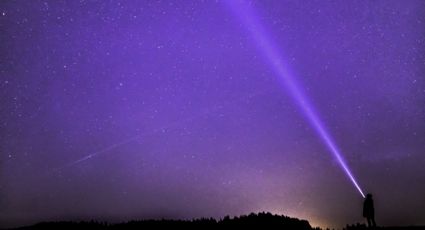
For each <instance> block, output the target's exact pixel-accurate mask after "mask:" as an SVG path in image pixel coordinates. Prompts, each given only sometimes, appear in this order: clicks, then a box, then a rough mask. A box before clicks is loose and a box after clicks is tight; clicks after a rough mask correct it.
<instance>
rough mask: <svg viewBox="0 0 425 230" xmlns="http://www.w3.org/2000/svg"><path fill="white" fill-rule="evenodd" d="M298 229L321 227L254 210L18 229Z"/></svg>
mask: <svg viewBox="0 0 425 230" xmlns="http://www.w3.org/2000/svg"><path fill="white" fill-rule="evenodd" d="M153 228H157V229H162V228H165V229H170V228H173V229H205V228H207V229H222V228H224V229H228V228H229V229H230V228H232V229H237V228H249V229H299V230H321V228H319V227H312V226H311V225H310V223H309V222H308V221H307V220H301V219H297V218H293V217H288V216H284V215H275V214H272V213H269V212H260V213H251V214H249V215H241V216H237V217H230V216H225V217H224V218H222V219H219V220H216V219H214V218H200V219H193V220H169V219H160V220H153V219H152V220H138V221H129V222H125V223H116V224H111V223H107V222H99V221H80V222H75V221H74V222H72V221H58V222H42V223H38V224H35V225H32V226H25V227H20V228H15V229H20V230H30V229H65V230H67V229H95V230H96V229H153ZM343 229H344V230H360V229H386V230H387V229H388V230H401V229H407V230H419V229H425V226H411V227H372V228H371V227H367V226H366V224H360V223H357V224H353V225H347V226H346V227H344V228H343Z"/></svg>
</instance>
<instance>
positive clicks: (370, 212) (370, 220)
mask: <svg viewBox="0 0 425 230" xmlns="http://www.w3.org/2000/svg"><path fill="white" fill-rule="evenodd" d="M363 217H365V218H366V219H367V224H368V226H369V228H372V227H376V223H375V209H374V207H373V199H372V194H370V193H369V194H367V195H366V199H365V200H364V203H363Z"/></svg>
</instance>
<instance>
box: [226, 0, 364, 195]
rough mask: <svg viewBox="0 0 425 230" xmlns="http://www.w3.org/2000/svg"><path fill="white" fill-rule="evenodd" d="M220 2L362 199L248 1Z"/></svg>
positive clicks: (342, 159) (316, 116) (311, 108)
mask: <svg viewBox="0 0 425 230" xmlns="http://www.w3.org/2000/svg"><path fill="white" fill-rule="evenodd" d="M223 2H224V3H225V4H227V5H228V6H229V8H230V10H231V11H232V12H233V13H234V14H235V15H236V16H237V17H238V18H239V19H240V21H241V22H242V26H244V27H246V29H248V31H249V33H250V35H251V37H252V39H253V40H254V41H255V43H256V44H257V45H258V49H259V51H260V53H261V54H262V55H263V56H264V58H265V59H266V60H267V63H268V64H270V65H271V67H272V69H273V71H274V72H275V74H276V75H277V76H278V79H279V82H280V83H281V84H282V86H283V87H284V88H285V89H286V90H287V91H288V93H289V95H290V96H291V97H292V98H293V99H294V101H295V102H296V104H297V105H298V107H299V108H300V109H301V111H302V112H303V115H304V116H305V117H306V118H307V121H308V122H309V123H310V125H311V126H313V128H314V130H315V131H316V133H317V135H318V136H319V137H320V139H321V140H322V141H323V142H324V144H325V145H326V147H327V148H328V150H329V151H330V152H331V153H332V155H333V156H334V157H335V159H336V160H337V162H338V163H339V165H340V166H341V168H342V169H343V171H344V173H345V174H346V175H347V177H348V178H349V179H350V181H351V182H352V183H353V185H354V187H356V189H357V190H358V191H359V192H360V194H361V195H362V196H363V198H364V197H365V195H364V193H363V191H362V189H361V188H360V186H359V184H358V183H357V181H356V179H355V178H354V176H353V174H352V173H351V171H350V169H349V167H348V165H347V163H346V162H345V160H344V158H343V157H342V154H341V152H340V150H339V149H338V148H337V146H336V144H335V142H334V140H333V139H332V138H331V135H330V134H329V132H328V131H327V130H326V129H325V126H324V124H323V123H322V121H321V120H320V119H319V116H318V115H317V113H316V112H315V111H314V109H313V106H312V105H311V104H310V102H309V101H308V100H307V97H306V96H305V95H304V94H303V93H302V91H301V89H300V87H299V86H298V84H297V83H296V81H295V79H294V78H293V75H292V74H291V72H290V70H289V67H288V66H287V65H286V63H285V62H284V61H283V58H282V55H281V54H280V53H279V52H278V50H279V49H277V46H276V45H275V44H274V43H273V42H272V39H270V36H268V35H267V33H266V30H265V28H264V27H263V25H262V24H261V23H260V21H259V20H258V18H257V17H256V14H255V12H254V9H253V8H252V7H250V6H249V3H247V2H244V1H237V0H229V1H223Z"/></svg>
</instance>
